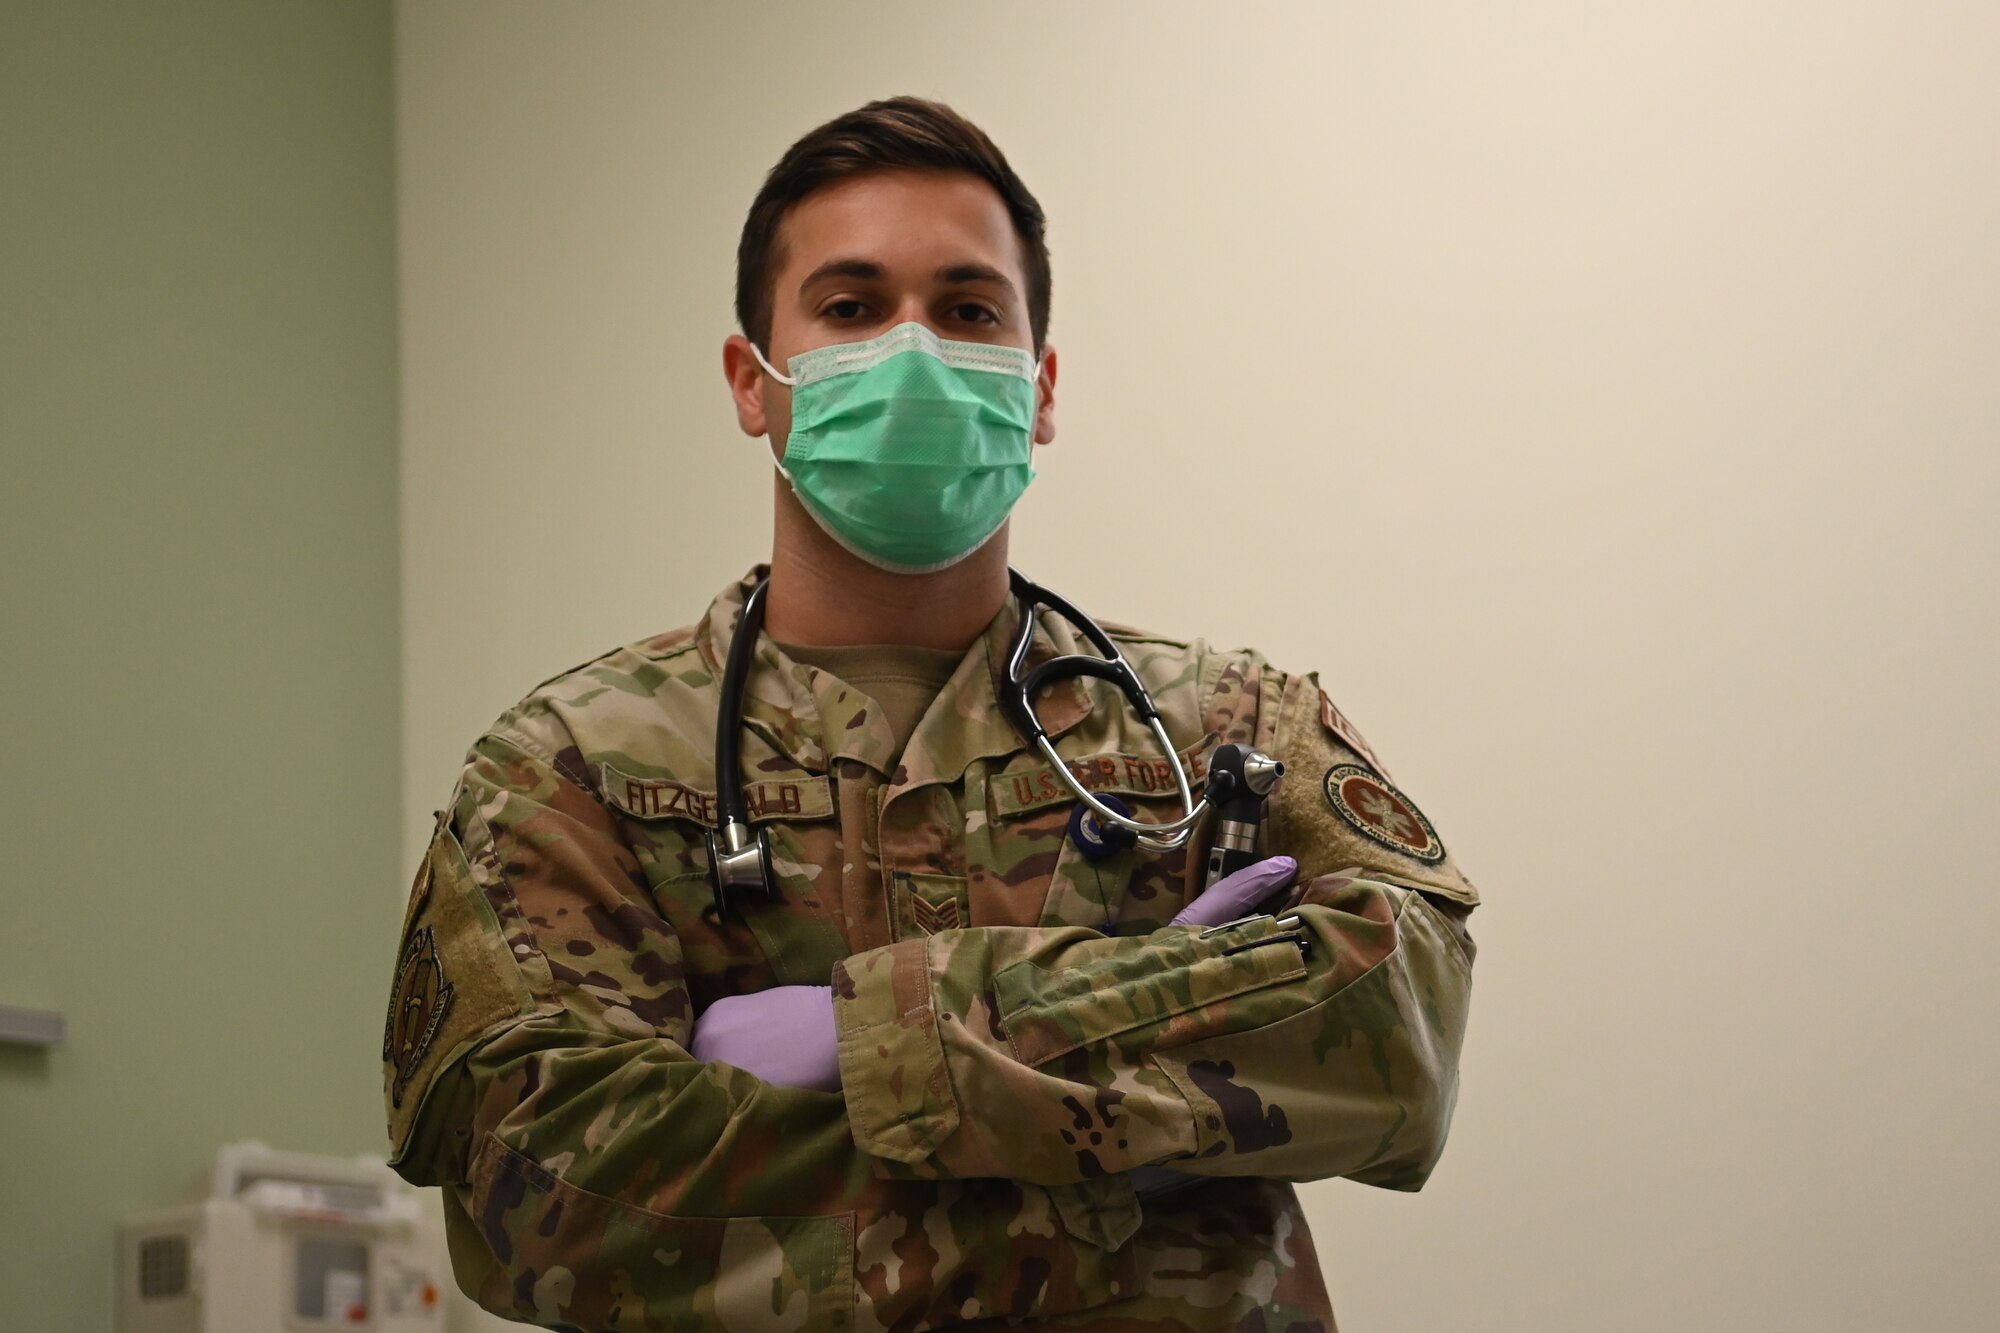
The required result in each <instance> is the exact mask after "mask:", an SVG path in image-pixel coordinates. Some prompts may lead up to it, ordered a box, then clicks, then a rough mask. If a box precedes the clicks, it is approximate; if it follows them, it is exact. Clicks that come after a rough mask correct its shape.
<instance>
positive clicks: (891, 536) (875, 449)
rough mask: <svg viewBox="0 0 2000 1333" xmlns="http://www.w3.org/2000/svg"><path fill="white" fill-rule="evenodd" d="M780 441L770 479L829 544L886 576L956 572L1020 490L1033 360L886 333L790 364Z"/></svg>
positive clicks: (909, 328) (1024, 483)
mask: <svg viewBox="0 0 2000 1333" xmlns="http://www.w3.org/2000/svg"><path fill="white" fill-rule="evenodd" d="M751 350H752V351H753V352H756V353H757V361H758V363H759V364H760V365H762V366H763V367H764V370H765V372H766V373H768V374H769V375H770V376H771V377H772V378H773V379H775V380H777V381H778V382H779V383H781V384H789V385H791V386H792V433H791V437H790V438H789V439H788V440H787V441H786V442H785V457H784V461H783V462H781V463H780V464H779V465H778V471H780V472H781V473H783V474H784V476H785V479H786V480H787V481H789V482H791V484H792V490H793V491H795V492H796V493H797V494H798V497H799V501H800V502H801V503H802V504H804V505H805V508H806V512H807V513H808V514H811V515H812V516H813V519H814V521H815V522H817V523H818V524H819V525H820V527H822V528H824V529H825V530H826V532H827V535H829V536H831V537H832V538H833V539H834V540H835V541H837V542H839V543H840V544H841V545H842V546H844V547H846V548H847V549H848V550H849V551H852V552H853V553H854V554H855V555H858V556H860V557H861V558H862V559H863V560H866V561H868V562H869V563H870V564H872V565H876V566H879V567H880V568H882V569H887V570H891V571H893V572H895V573H898V574H926V573H929V572H930V571H932V570H936V569H943V568H945V567H946V566H948V565H955V564H957V563H958V562H959V561H961V560H963V559H964V558H965V557H966V556H968V555H971V554H972V553H973V552H974V551H976V550H978V549H979V548H980V547H981V546H982V545H984V544H985V542H986V539H987V538H989V537H991V536H992V535H993V534H994V533H996V532H998V531H999V530H1000V525H1001V524H1002V523H1005V522H1006V521H1007V515H1008V513H1009V512H1011V511H1012V510H1013V508H1014V502H1015V501H1017V500H1019V499H1020V498H1021V493H1022V492H1023V491H1025V490H1027V489H1028V483H1029V482H1030V481H1032V480H1033V479H1034V476H1035V469H1034V466H1033V465H1032V464H1031V463H1030V462H1029V457H1028V455H1029V453H1030V452H1031V450H1032V449H1033V447H1034V446H1033V443H1032V440H1033V432H1034V425H1035V379H1036V373H1037V370H1038V365H1037V362H1036V359H1035V357H1034V355H1033V354H1032V353H1029V352H1027V351H1024V350H1022V349H1021V348H1019V347H997V346H994V345H992V344H990V343H969V342H954V341H952V340H950V339H947V338H940V337H938V336H937V335H936V334H935V333H932V332H931V331H930V330H929V329H928V328H926V327H924V326H923V325H922V324H917V323H909V324H899V325H897V326H896V327H895V328H893V329H891V330H889V331H888V332H887V333H885V334H883V335H882V336H881V337H879V338H871V339H869V340H868V341H867V342H857V343H835V344H834V345H833V346H831V347H820V348H815V349H814V350H813V351H810V352H804V353H801V354H800V355H798V356H795V357H792V358H791V359H790V361H788V362H787V363H786V364H787V366H788V367H789V368H790V370H791V372H792V373H791V374H790V375H789V376H785V375H780V374H779V373H778V372H777V371H775V370H773V369H772V368H771V363H770V362H768V361H766V360H765V359H764V354H763V353H762V352H761V351H757V348H756V346H755V345H754V344H752V347H751Z"/></svg>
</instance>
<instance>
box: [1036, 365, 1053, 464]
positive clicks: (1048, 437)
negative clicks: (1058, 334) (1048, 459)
mask: <svg viewBox="0 0 2000 1333" xmlns="http://www.w3.org/2000/svg"><path fill="white" fill-rule="evenodd" d="M1035 387H1036V394H1035V399H1036V402H1035V443H1036V444H1054V443H1055V441H1056V349H1055V348H1054V347H1053V346H1051V345H1049V344H1048V343H1043V344H1042V368H1041V370H1040V371H1039V372H1037V374H1036V378H1035Z"/></svg>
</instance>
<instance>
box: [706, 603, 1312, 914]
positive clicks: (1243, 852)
mask: <svg viewBox="0 0 2000 1333" xmlns="http://www.w3.org/2000/svg"><path fill="white" fill-rule="evenodd" d="M1008 577H1009V580H1010V583H1011V586H1012V590H1013V593H1014V597H1015V600H1016V601H1017V602H1018V603H1019V606H1020V624H1019V625H1017V626H1016V627H1015V630H1014V640H1013V643H1012V644H1011V645H1009V647H1008V650H1007V658H1006V664H1005V672H1006V675H1005V680H1004V682H1003V683H1004V685H1005V689H1003V690H1002V691H1001V694H1000V706H1001V708H1002V709H1004V710H1005V712H1006V714H1007V720H1008V721H1010V722H1012V723H1013V724H1014V728H1015V730H1017V731H1019V732H1020V734H1021V736H1022V737H1023V738H1024V739H1025V740H1027V741H1028V742H1029V743H1030V744H1032V745H1033V746H1034V747H1035V749H1036V750H1037V751H1038V752H1039V753H1040V754H1041V756H1042V758H1043V759H1044V760H1046V761H1047V763H1048V765H1049V768H1050V770H1051V771H1053V772H1054V773H1055V774H1056V775H1057V777H1059V778H1060V779H1061V780H1062V782H1063V783H1064V784H1065V785H1066V786H1068V787H1069V789H1070V792H1071V794H1072V795H1074V796H1075V797H1076V798H1077V802H1078V804H1077V806H1076V808H1075V810H1074V812H1073V813H1072V816H1071V820H1070V834H1071V837H1072V839H1073V840H1074V841H1075V843H1076V845H1077V850H1078V851H1080V852H1081V853H1083V855H1084V856H1085V857H1086V858H1088V859H1091V860H1099V859H1102V858H1104V857H1107V856H1111V855H1114V854H1116V853H1117V852H1119V851H1122V850H1124V849H1126V848H1129V847H1135V846H1136V847H1138V848H1140V849H1142V850H1144V851H1148V852H1153V853H1162V852H1172V851H1175V850H1177V849H1179V848H1181V847H1184V846H1186V845H1187V841H1188V839H1189V837H1191V836H1192V835H1193V833H1194V830H1195V828H1196V826H1197V825H1198V824H1199V823H1200V822H1201V820H1202V818H1203V817H1204V816H1206V815H1208V814H1209V813H1210V812H1211V811H1213V812H1214V813H1215V815H1216V824H1215V833H1214V837H1213V839H1212V840H1211V842H1210V847H1209V855H1208V866H1207V875H1206V878H1205V880H1204V887H1206V886H1207V885H1211V884H1214V883H1215V882H1216V881H1217V880H1219V879H1221V878H1222V877H1223V876H1224V875H1227V874H1229V873H1231V872H1232V871H1234V870H1237V869H1240V868H1241V867H1243V866H1246V865H1249V864H1250V863H1251V862H1252V861H1254V860H1256V859H1257V827H1258V824H1259V822H1260V821H1261V819H1262V812H1263V806H1264V800H1265V798H1266V797H1268V796H1269V795H1270V794H1271V790H1272V788H1273V787H1275V786H1276V785H1277V781H1278V779H1279V778H1281V777H1283V776H1284V773H1285V766H1284V764H1283V763H1281V762H1280V761H1278V760H1277V759H1274V758H1272V757H1271V756H1270V755H1268V754H1265V753H1264V752H1263V751H1262V750H1257V749H1253V748H1252V747H1250V746H1247V745H1234V744H1232V745H1220V746H1217V747H1216V749H1215V751H1214V752H1213V753H1212V754H1211V755H1210V756H1209V761H1208V776H1207V780H1206V787H1205V789H1204V791H1203V792H1202V795H1201V797H1200V799H1196V798H1195V795H1194V793H1193V791H1192V789H1191V787H1190V784H1189V781H1188V771H1187V765H1186V764H1185V763H1184V762H1183V761H1182V759H1181V756H1180V752H1179V751H1178V750H1176V749H1175V748H1174V746H1173V742H1172V741H1170V740H1169V739H1168V738H1167V729H1166V727H1165V726H1164V725H1163V724H1162V723H1161V721H1160V711H1159V709H1158V708H1156V707H1154V706H1153V696H1152V695H1151V694H1150V693H1148V692H1147V690H1146V685H1145V682H1144V681H1142V680H1140V679H1139V673H1138V672H1136V671H1134V670H1133V669H1132V665H1131V663H1129V662H1127V661H1126V660H1125V655H1124V654H1123V653H1121V652H1120V651H1119V650H1118V645H1117V644H1116V643H1114V642H1112V639H1111V636H1110V635H1108V634H1106V633H1105V632H1104V630H1103V629H1102V628H1100V627H1099V626H1098V624H1097V622H1096V621H1094V620H1092V619H1091V618H1090V617H1089V616H1086V615H1085V614H1083V612H1081V611H1079V610H1077V609H1076V607H1074V606H1072V605H1071V604H1070V603H1069V602H1067V601H1065V600H1064V599H1063V598H1061V597H1058V596H1057V595H1056V594H1055V593H1052V592H1050V591H1049V590H1048V589H1046V588H1043V587H1041V586H1040V585H1038V584H1036V583H1034V582H1031V581H1030V580H1029V579H1028V578H1027V577H1026V576H1025V575H1023V574H1022V573H1021V572H1020V571H1019V570H1014V569H1010V570H1008ZM769 586H770V578H769V576H768V575H767V576H766V577H764V578H762V579H759V580H758V581H757V586H756V587H754V588H752V589H751V590H750V595H749V596H748V597H746V598H744V599H743V614H742V616H741V617H740V618H739V619H738V620H737V622H736V635H735V637H734V638H733V639H732V640H731V641H730V644H729V658H728V660H727V662H725V663H724V666H723V673H722V699H721V708H720V710H719V713H718V717H719V719H720V720H719V722H718V725H717V727H716V731H715V772H716V784H715V785H716V792H715V811H716V822H715V827H713V828H711V829H710V830H708V862H709V867H710V878H711V880H712V881H713V883H714V886H715V903H716V907H717V909H718V910H719V911H721V912H722V913H724V914H726V915H734V914H738V913H739V911H740V908H741V907H742V906H743V903H744V900H746V899H750V898H755V899H757V900H759V901H762V902H766V903H773V902H777V901H779V893H778V879H777V876H776V874H775V873H774V872H773V870H772V867H771V842H770V834H769V832H768V831H767V830H765V829H762V828H753V827H752V826H751V824H750V818H749V810H748V806H747V804H746V802H745V800H744V795H743V788H742V784H741V783H740V781H731V780H730V779H731V777H733V776H734V775H737V774H740V773H741V772H742V771H743V770H742V763H741V756H742V747H741V739H742V731H743V686H744V682H745V681H746V679H747V678H748V677H749V674H750V664H751V661H752V659H753V658H754V656H755V649H756V643H757V635H758V633H759V632H760V631H761V630H762V629H763V625H764V593H765V590H766V589H767V588H768V587H769ZM1036 607H1046V608H1048V609H1049V610H1051V611H1053V612H1055V613H1056V614H1057V615H1059V616H1061V617H1062V618H1063V619H1064V620H1067V621H1068V622H1069V623H1070V625H1071V627H1072V628H1074V629H1075V630H1076V631H1077V633H1079V634H1081V635H1082V636H1083V637H1084V639H1085V640H1087V641H1088V642H1089V644H1090V646H1091V647H1092V648H1095V649H1096V650H1097V651H1098V653H1099V654H1101V656H1097V657H1093V656H1090V655H1089V654H1087V653H1071V654H1068V655H1066V656H1061V657H1052V658H1050V659H1049V660H1048V661H1046V662H1043V663H1041V664H1039V665H1037V666H1035V667H1032V668H1030V667H1028V665H1027V663H1028V650H1029V648H1030V647H1031V646H1032V645H1033V643H1034V638H1035V608H1036ZM1082 676H1094V677H1096V678H1097V679H1099V680H1105V681H1109V682H1110V683H1111V684H1112V685H1114V686H1116V687H1117V689H1118V691H1119V692H1120V693H1121V694H1123V695H1124V696H1125V699H1126V702H1127V703H1129V704H1130V705H1131V706H1132V710H1133V711H1134V712H1136V713H1137V714H1138V715H1139V717H1140V718H1141V719H1142V720H1143V721H1144V722H1145V723H1146V726H1147V728H1148V730H1150V731H1151V732H1152V734H1153V740H1154V743H1155V744H1157V745H1158V746H1159V748H1160V753H1161V754H1163V755H1165V756H1166V760H1167V764H1168V766H1169V767H1170V768H1171V770H1172V772H1173V776H1174V789H1175V793H1176V794H1177V795H1178V797H1179V798H1180V806H1181V809H1182V811H1183V812H1184V813H1182V814H1181V815H1180V817H1179V818H1177V819H1173V820H1170V821H1168V822H1166V823H1161V824H1152V823H1147V822H1145V821H1143V820H1138V819H1134V818H1132V812H1131V810H1130V809H1129V808H1126V807H1125V805H1124V802H1122V801H1118V800H1117V799H1116V798H1115V797H1109V798H1107V797H1100V796H1098V795H1097V794H1096V793H1094V792H1092V791H1091V790H1090V789H1089V788H1088V787H1086V786H1085V785H1084V784H1083V782H1082V780H1081V779H1079V778H1078V777H1077V775H1076V773H1075V772H1074V771H1072V770H1071V768H1070V766H1069V764H1068V763H1067V762H1066V761H1065V760H1064V759H1063V758H1062V756H1060V755H1058V754H1057V753H1056V747H1055V744H1054V742H1052V741H1051V740H1050V739H1049V734H1048V731H1047V730H1046V729H1045V728H1044V727H1043V726H1042V722H1041V719H1040V718H1038V717H1036V716H1035V709H1034V704H1033V700H1034V698H1035V695H1036V694H1037V692H1038V691H1041V690H1042V689H1044V688H1045V687H1047V686H1049V685H1052V684H1054V683H1056V682H1058V681H1064V680H1075V679H1077V678H1079V677H1082Z"/></svg>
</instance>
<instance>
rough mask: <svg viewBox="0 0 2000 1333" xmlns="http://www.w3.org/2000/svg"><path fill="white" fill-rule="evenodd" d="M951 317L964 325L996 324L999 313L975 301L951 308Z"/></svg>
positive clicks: (963, 302)
mask: <svg viewBox="0 0 2000 1333" xmlns="http://www.w3.org/2000/svg"><path fill="white" fill-rule="evenodd" d="M951 317H952V318H953V319H956V320H959V321H960V322H962V323H966V324H998V323H999V322H1000V315H999V312H998V311H996V310H994V309H993V307H991V306H985V305H981V304H979V303H978V302H977V301H961V302H959V303H958V304H957V305H955V306H953V307H952V308H951Z"/></svg>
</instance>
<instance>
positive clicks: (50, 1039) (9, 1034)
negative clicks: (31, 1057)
mask: <svg viewBox="0 0 2000 1333" xmlns="http://www.w3.org/2000/svg"><path fill="white" fill-rule="evenodd" d="M64 1027H65V1025H64V1023H63V1016H62V1015H61V1014H56V1013H50V1012H49V1011H48V1010H46V1009H17V1008H15V1007H14V1006H13V1005H7V1004H0V1046H60V1045H61V1044H62V1039H63V1033H64Z"/></svg>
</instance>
